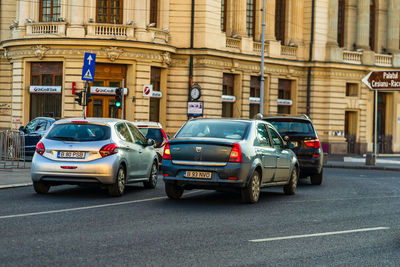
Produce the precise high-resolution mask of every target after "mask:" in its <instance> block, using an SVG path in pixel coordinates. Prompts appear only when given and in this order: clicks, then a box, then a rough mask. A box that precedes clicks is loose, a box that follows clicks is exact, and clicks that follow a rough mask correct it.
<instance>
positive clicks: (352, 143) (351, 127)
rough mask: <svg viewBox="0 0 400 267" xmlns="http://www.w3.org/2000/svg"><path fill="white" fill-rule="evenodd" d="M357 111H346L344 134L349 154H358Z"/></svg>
mask: <svg viewBox="0 0 400 267" xmlns="http://www.w3.org/2000/svg"><path fill="white" fill-rule="evenodd" d="M357 117H358V116H357V112H356V111H346V113H345V125H344V134H345V137H346V142H347V153H352V154H354V153H358V151H357V146H356V144H357V129H358V125H357V122H358V119H357Z"/></svg>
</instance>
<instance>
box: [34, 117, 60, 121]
mask: <svg viewBox="0 0 400 267" xmlns="http://www.w3.org/2000/svg"><path fill="white" fill-rule="evenodd" d="M37 119H40V120H48V121H56V119H55V118H52V117H36V118H34V119H32V120H37Z"/></svg>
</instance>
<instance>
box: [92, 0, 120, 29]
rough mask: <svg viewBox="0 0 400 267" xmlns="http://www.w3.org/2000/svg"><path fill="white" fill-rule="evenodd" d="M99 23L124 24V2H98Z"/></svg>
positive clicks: (110, 0)
mask: <svg viewBox="0 0 400 267" xmlns="http://www.w3.org/2000/svg"><path fill="white" fill-rule="evenodd" d="M96 7H97V17H96V21H97V22H99V23H113V24H122V0H97V6H96Z"/></svg>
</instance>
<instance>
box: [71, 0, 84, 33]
mask: <svg viewBox="0 0 400 267" xmlns="http://www.w3.org/2000/svg"><path fill="white" fill-rule="evenodd" d="M70 3H71V5H70V6H69V7H70V17H69V18H70V25H69V26H68V28H67V36H68V37H74V38H82V37H85V28H84V27H83V24H84V21H83V20H84V12H83V11H84V7H83V6H82V1H80V0H71V1H70Z"/></svg>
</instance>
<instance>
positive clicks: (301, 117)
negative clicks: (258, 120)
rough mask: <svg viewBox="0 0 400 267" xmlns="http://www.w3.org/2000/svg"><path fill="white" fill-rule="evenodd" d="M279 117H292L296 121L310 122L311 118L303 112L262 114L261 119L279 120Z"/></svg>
mask: <svg viewBox="0 0 400 267" xmlns="http://www.w3.org/2000/svg"><path fill="white" fill-rule="evenodd" d="M280 119H283V120H284V119H293V120H298V121H308V122H311V119H310V118H309V117H308V116H307V115H305V114H303V115H266V116H265V115H264V116H263V117H262V120H280Z"/></svg>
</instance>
